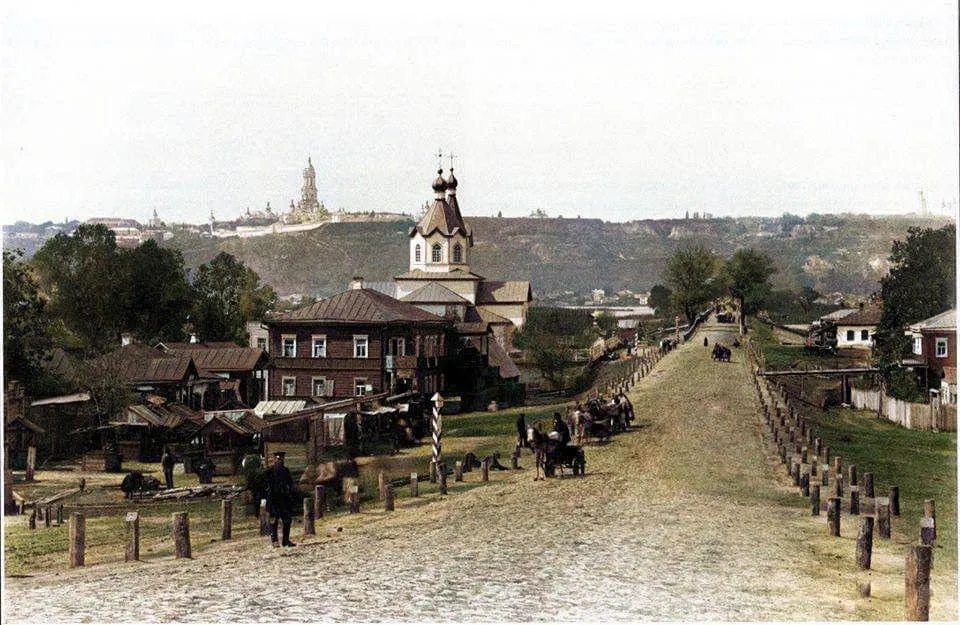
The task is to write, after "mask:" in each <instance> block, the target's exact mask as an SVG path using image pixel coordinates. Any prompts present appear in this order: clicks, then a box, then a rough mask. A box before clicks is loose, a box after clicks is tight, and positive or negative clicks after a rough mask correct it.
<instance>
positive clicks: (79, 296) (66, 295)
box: [32, 224, 126, 354]
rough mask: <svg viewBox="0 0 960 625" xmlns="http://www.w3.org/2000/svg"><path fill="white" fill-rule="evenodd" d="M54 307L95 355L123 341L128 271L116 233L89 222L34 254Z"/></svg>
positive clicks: (47, 243) (43, 284)
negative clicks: (120, 338) (124, 277)
mask: <svg viewBox="0 0 960 625" xmlns="http://www.w3.org/2000/svg"><path fill="white" fill-rule="evenodd" d="M32 262H33V265H34V267H36V269H37V274H38V276H39V283H40V287H41V288H42V289H43V290H44V291H45V292H46V294H47V296H48V297H49V310H50V312H51V313H52V314H53V315H55V316H56V317H58V318H59V319H60V320H61V321H62V322H63V324H64V326H65V327H66V329H67V330H69V331H70V332H72V333H73V334H74V335H75V336H76V338H77V339H78V343H79V347H80V348H81V349H83V350H84V351H86V352H88V353H91V354H98V353H103V352H106V351H108V350H109V349H111V348H112V347H114V346H116V345H117V344H118V342H119V341H118V339H119V335H120V333H121V332H122V331H123V330H124V327H123V326H124V322H125V316H126V307H125V302H124V287H125V280H123V279H122V278H123V275H124V272H123V271H122V265H121V262H120V256H119V253H118V250H117V243H116V239H115V237H114V234H113V232H112V231H111V230H110V229H109V228H107V227H106V226H104V225H101V224H97V225H92V226H91V225H87V224H83V225H80V226H79V227H77V229H76V230H75V231H74V232H73V234H71V235H69V236H68V235H66V234H63V233H60V234H58V235H57V236H55V237H53V238H52V239H50V240H48V241H47V242H46V243H45V244H44V245H43V247H41V248H40V249H39V250H38V251H37V253H36V255H34V257H33V261H32Z"/></svg>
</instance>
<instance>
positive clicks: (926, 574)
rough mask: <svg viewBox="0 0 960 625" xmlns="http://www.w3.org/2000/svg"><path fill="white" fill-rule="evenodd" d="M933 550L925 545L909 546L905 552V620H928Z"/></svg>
mask: <svg viewBox="0 0 960 625" xmlns="http://www.w3.org/2000/svg"><path fill="white" fill-rule="evenodd" d="M932 558H933V548H932V547H929V546H927V545H911V546H910V548H909V550H908V551H907V563H906V571H905V577H906V580H905V582H906V583H905V586H906V593H905V594H906V597H905V599H906V608H907V610H906V611H907V614H906V619H907V620H908V621H929V620H930V562H931V559H932Z"/></svg>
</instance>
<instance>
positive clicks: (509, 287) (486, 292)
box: [477, 280, 533, 304]
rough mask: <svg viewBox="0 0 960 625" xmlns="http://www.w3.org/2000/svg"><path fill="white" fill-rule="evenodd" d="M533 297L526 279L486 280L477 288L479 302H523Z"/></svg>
mask: <svg viewBox="0 0 960 625" xmlns="http://www.w3.org/2000/svg"><path fill="white" fill-rule="evenodd" d="M531 299H533V297H532V294H531V292H530V283H529V282H527V281H525V280H510V281H501V280H484V281H483V282H481V283H480V284H479V285H478V288H477V303H478V304H522V303H525V302H529V301H530V300H531Z"/></svg>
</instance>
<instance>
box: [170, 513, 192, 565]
mask: <svg viewBox="0 0 960 625" xmlns="http://www.w3.org/2000/svg"><path fill="white" fill-rule="evenodd" d="M173 554H174V556H175V557H177V558H189V557H191V554H190V516H189V515H188V514H187V513H186V512H174V513H173Z"/></svg>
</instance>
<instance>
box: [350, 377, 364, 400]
mask: <svg viewBox="0 0 960 625" xmlns="http://www.w3.org/2000/svg"><path fill="white" fill-rule="evenodd" d="M353 394H354V395H355V396H357V397H363V396H364V395H366V394H367V379H366V378H354V380H353Z"/></svg>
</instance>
